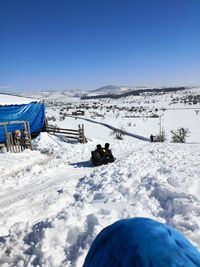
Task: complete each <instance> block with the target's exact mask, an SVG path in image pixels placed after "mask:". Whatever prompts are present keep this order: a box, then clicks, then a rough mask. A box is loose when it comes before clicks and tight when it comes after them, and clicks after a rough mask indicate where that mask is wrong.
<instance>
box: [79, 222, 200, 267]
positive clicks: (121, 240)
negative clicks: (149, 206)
mask: <svg viewBox="0 0 200 267" xmlns="http://www.w3.org/2000/svg"><path fill="white" fill-rule="evenodd" d="M83 267H200V252H199V251H198V250H197V249H196V248H195V247H194V246H193V245H192V244H191V243H190V242H189V241H188V240H187V239H186V238H185V237H184V236H183V235H182V234H181V233H179V232H178V231H176V230H175V229H173V228H172V227H171V226H169V225H167V224H162V223H159V222H157V221H154V220H151V219H147V218H132V219H126V220H121V221H118V222H116V223H114V224H112V225H110V226H108V227H107V228H105V229H103V230H102V231H101V232H100V234H99V235H98V236H97V237H96V239H95V240H94V242H93V244H92V246H91V248H90V250H89V252H88V255H87V257H86V259H85V263H84V265H83Z"/></svg>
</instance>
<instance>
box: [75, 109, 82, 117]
mask: <svg viewBox="0 0 200 267" xmlns="http://www.w3.org/2000/svg"><path fill="white" fill-rule="evenodd" d="M72 115H75V116H84V115H85V111H83V110H80V109H79V110H76V111H74V112H72Z"/></svg>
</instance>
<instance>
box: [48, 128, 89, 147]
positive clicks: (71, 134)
mask: <svg viewBox="0 0 200 267" xmlns="http://www.w3.org/2000/svg"><path fill="white" fill-rule="evenodd" d="M44 131H45V132H47V133H50V134H54V135H59V134H60V135H64V136H65V138H70V139H76V140H78V141H79V142H80V143H82V144H84V143H87V139H86V137H85V133H84V125H83V124H82V125H80V124H79V125H78V130H74V129H65V128H59V127H57V126H47V127H46V128H45V130H44Z"/></svg>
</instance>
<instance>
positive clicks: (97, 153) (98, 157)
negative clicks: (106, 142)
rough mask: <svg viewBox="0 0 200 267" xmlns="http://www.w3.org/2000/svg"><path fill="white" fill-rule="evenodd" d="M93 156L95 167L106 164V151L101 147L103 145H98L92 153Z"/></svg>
mask: <svg viewBox="0 0 200 267" xmlns="http://www.w3.org/2000/svg"><path fill="white" fill-rule="evenodd" d="M91 154H92V158H91V160H92V163H93V164H94V166H100V165H102V164H103V163H104V155H105V151H104V149H103V148H102V147H101V145H97V148H96V149H95V150H94V151H92V152H91Z"/></svg>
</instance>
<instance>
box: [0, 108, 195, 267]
mask: <svg viewBox="0 0 200 267" xmlns="http://www.w3.org/2000/svg"><path fill="white" fill-rule="evenodd" d="M49 109H50V108H49ZM48 113H49V114H54V112H52V111H51V110H48ZM56 114H57V115H56ZM168 114H169V117H168V120H169V121H170V122H171V120H170V114H171V118H173V117H174V113H172V112H171V111H170V112H169V113H168ZM120 116H121V115H120ZM55 119H56V121H55V123H56V124H57V125H59V126H61V127H67V128H71V127H72V128H76V127H77V124H80V123H82V121H81V120H78V119H74V118H65V119H64V120H62V121H60V120H59V109H58V108H57V109H56V110H55ZM100 120H101V119H100ZM119 120H120V121H121V123H123V121H124V119H123V118H122V117H119ZM129 120H131V119H130V118H129ZM105 121H106V122H107V123H109V124H112V125H116V126H117V124H115V123H117V120H116V122H115V121H114V120H113V119H111V117H109V115H107V117H105ZM191 121H192V117H191ZM126 123H127V122H126ZM84 124H85V130H86V136H87V137H89V142H88V143H87V144H84V145H82V144H79V143H77V142H76V141H69V140H68V141H67V140H65V139H63V138H61V137H56V136H55V135H49V134H47V133H41V134H40V136H38V137H37V139H36V140H34V142H33V146H34V150H33V151H30V150H26V151H24V152H22V153H16V154H15V153H0V173H1V176H0V188H1V191H0V217H1V220H0V266H2V267H8V266H9V267H14V266H17V267H21V266H24V267H25V266H26V267H27V266H28V267H30V266H34V267H36V266H37V267H38V266H40V267H51V266H52V267H81V266H82V264H83V261H84V258H85V256H86V254H87V251H88V249H89V247H90V244H91V243H92V241H93V240H94V238H95V237H96V235H97V234H98V233H99V232H100V231H101V230H102V229H103V228H104V227H105V226H107V225H109V224H111V223H113V222H114V221H116V220H119V219H122V218H129V217H137V216H142V217H148V218H152V219H156V220H158V221H160V222H167V223H168V224H170V225H172V226H173V227H175V228H176V229H177V230H179V231H180V232H182V233H183V234H184V235H185V236H186V237H187V238H188V239H190V240H191V241H192V243H193V244H194V245H195V246H196V247H197V248H198V249H200V197H199V195H200V179H199V177H200V144H199V143H198V142H196V143H195V144H194V143H193V144H192V143H186V144H174V143H169V142H166V143H149V142H146V141H142V140H138V139H135V138H133V137H131V136H124V139H123V140H117V139H115V136H114V135H111V130H110V129H108V128H106V127H104V126H103V125H100V124H94V123H92V122H90V121H87V122H84ZM151 127H152V124H150V123H149V124H148V128H149V131H151V130H152V128H151ZM139 128H140V129H141V130H142V127H139V126H138V127H137V130H138V133H141V134H142V131H141V132H139ZM134 129H135V127H134V128H133V129H131V127H130V131H133V130H134ZM193 136H194V135H193V133H192V134H191V142H192V140H194V139H193ZM197 137H198V136H195V138H197ZM195 140H196V139H195ZM107 141H109V142H110V144H111V148H112V151H113V154H114V155H115V157H116V158H117V160H116V161H115V162H114V163H112V164H108V165H103V166H100V167H93V166H92V165H91V163H90V160H89V158H90V153H91V151H92V150H93V149H94V148H95V146H96V145H97V144H98V143H100V144H102V145H104V143H105V142H107Z"/></svg>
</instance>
